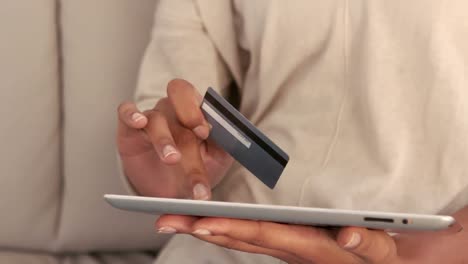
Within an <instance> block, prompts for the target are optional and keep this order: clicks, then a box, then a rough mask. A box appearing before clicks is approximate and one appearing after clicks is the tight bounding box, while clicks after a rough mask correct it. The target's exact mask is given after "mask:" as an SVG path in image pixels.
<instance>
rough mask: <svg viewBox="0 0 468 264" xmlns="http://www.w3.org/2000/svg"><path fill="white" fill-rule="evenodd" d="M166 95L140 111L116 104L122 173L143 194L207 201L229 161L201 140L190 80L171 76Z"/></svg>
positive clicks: (203, 131) (203, 127)
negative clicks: (153, 105)
mask: <svg viewBox="0 0 468 264" xmlns="http://www.w3.org/2000/svg"><path fill="white" fill-rule="evenodd" d="M167 95H168V96H167V97H166V98H162V99H161V100H159V101H158V102H157V103H156V105H155V107H154V108H153V109H151V110H148V111H145V112H143V113H142V112H140V111H139V110H138V109H137V107H136V106H135V104H134V103H131V102H126V103H122V104H121V105H120V107H119V109H118V114H119V124H118V130H117V132H118V133H117V146H118V149H119V154H120V158H121V160H122V166H123V169H124V171H125V174H126V175H127V177H128V179H129V181H130V183H131V184H132V185H133V187H135V189H136V190H137V191H138V192H139V193H140V194H142V195H145V196H159V197H173V198H193V199H203V200H206V199H210V197H211V188H213V187H214V186H215V185H216V184H217V183H218V182H219V181H220V180H221V179H222V177H223V176H224V174H225V173H226V171H227V170H228V169H229V167H230V166H231V164H232V161H233V160H232V158H231V157H230V156H229V154H227V153H226V152H225V151H224V150H222V149H221V148H219V147H218V146H216V144H215V143H213V142H211V141H207V140H206V138H207V137H208V134H209V131H210V127H209V124H208V122H207V121H206V120H205V118H204V116H203V114H202V112H201V110H200V104H201V101H202V96H201V95H200V94H199V93H198V91H197V90H196V89H195V88H194V87H193V86H192V85H191V84H190V83H188V82H187V81H184V80H172V81H171V82H169V84H168V85H167Z"/></svg>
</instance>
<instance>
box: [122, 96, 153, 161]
mask: <svg viewBox="0 0 468 264" xmlns="http://www.w3.org/2000/svg"><path fill="white" fill-rule="evenodd" d="M117 112H118V119H119V121H118V128H117V146H118V149H119V153H120V155H121V156H122V157H128V156H133V155H139V154H141V153H143V152H145V151H148V150H149V149H151V144H149V141H147V140H146V139H145V136H144V133H143V132H142V131H141V128H143V127H145V126H146V125H147V123H148V119H147V118H146V116H145V115H144V114H143V113H141V112H140V111H139V110H138V109H137V107H136V106H135V104H134V103H132V102H124V103H122V104H120V105H119V108H118V110H117Z"/></svg>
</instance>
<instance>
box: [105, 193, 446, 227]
mask: <svg viewBox="0 0 468 264" xmlns="http://www.w3.org/2000/svg"><path fill="white" fill-rule="evenodd" d="M104 198H105V200H106V201H107V202H109V203H110V204H111V205H112V206H114V207H116V208H119V209H122V210H128V211H135V212H144V213H150V214H155V215H161V214H178V215H192V216H208V217H226V218H238V219H251V220H262V221H271V222H279V223H288V224H300V225H311V226H321V227H342V226H360V227H366V228H372V229H382V230H387V231H395V232H399V231H436V230H444V229H447V228H449V227H451V226H452V225H454V224H455V220H454V219H453V218H452V217H451V216H441V215H422V214H405V213H388V212H372V211H353V210H339V209H324V208H309V207H296V206H277V205H263V204H249V203H231V202H218V201H199V200H186V199H170V198H154V197H141V196H127V195H114V194H106V195H104Z"/></svg>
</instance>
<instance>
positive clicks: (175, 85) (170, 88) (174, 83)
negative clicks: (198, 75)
mask: <svg viewBox="0 0 468 264" xmlns="http://www.w3.org/2000/svg"><path fill="white" fill-rule="evenodd" d="M192 87H193V86H192V84H190V83H189V82H187V81H186V80H183V79H178V78H176V79H172V80H170V81H169V82H168V83H167V94H168V95H176V94H177V92H178V91H180V89H186V88H192Z"/></svg>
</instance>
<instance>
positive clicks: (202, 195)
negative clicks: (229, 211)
mask: <svg viewBox="0 0 468 264" xmlns="http://www.w3.org/2000/svg"><path fill="white" fill-rule="evenodd" d="M193 198H194V199H195V200H208V198H209V191H208V188H207V187H206V186H205V185H203V184H201V183H197V184H196V185H195V186H194V187H193Z"/></svg>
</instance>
